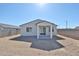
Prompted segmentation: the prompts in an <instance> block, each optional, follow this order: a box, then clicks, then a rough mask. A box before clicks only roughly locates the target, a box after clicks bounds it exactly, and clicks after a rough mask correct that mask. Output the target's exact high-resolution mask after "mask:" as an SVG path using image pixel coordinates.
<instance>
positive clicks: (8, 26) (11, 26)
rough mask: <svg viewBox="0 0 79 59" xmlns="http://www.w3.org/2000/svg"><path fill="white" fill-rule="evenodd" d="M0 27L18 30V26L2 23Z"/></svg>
mask: <svg viewBox="0 0 79 59" xmlns="http://www.w3.org/2000/svg"><path fill="white" fill-rule="evenodd" d="M0 26H1V27H4V28H19V27H18V26H14V25H8V24H3V23H0Z"/></svg>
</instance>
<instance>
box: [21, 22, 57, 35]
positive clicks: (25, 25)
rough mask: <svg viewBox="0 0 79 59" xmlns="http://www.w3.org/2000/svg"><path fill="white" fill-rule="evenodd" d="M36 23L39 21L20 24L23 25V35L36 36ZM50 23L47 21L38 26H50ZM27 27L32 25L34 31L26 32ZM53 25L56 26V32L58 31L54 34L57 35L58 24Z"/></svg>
mask: <svg viewBox="0 0 79 59" xmlns="http://www.w3.org/2000/svg"><path fill="white" fill-rule="evenodd" d="M36 23H37V21H36V22H31V23H28V24H24V25H22V26H20V27H21V35H23V36H36V35H37V26H36ZM50 25H51V24H50V23H46V22H42V23H39V24H38V26H50ZM26 27H32V32H26ZM52 27H53V28H55V32H56V33H54V32H53V35H56V34H57V29H56V26H55V25H52ZM47 30H48V29H47ZM48 33H49V32H48ZM49 34H50V33H49Z"/></svg>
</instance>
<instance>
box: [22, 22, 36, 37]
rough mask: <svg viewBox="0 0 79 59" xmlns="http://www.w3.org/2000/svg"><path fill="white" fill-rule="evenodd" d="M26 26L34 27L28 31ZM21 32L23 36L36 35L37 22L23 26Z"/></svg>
mask: <svg viewBox="0 0 79 59" xmlns="http://www.w3.org/2000/svg"><path fill="white" fill-rule="evenodd" d="M26 27H32V32H26ZM21 34H22V35H23V36H36V34H37V33H36V25H35V23H29V24H27V25H23V26H21Z"/></svg>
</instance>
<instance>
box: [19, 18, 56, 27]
mask: <svg viewBox="0 0 79 59" xmlns="http://www.w3.org/2000/svg"><path fill="white" fill-rule="evenodd" d="M31 22H37V23H36V24H38V23H41V22H48V23H51V24H53V25H56V24H54V23H52V22H49V21H46V20H41V19H36V20H33V21H31ZM31 22H28V23H31ZM28 23H25V24H28ZM25 24H22V25H25ZM22 25H20V26H22ZM56 26H57V25H56Z"/></svg>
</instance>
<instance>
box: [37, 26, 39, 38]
mask: <svg viewBox="0 0 79 59" xmlns="http://www.w3.org/2000/svg"><path fill="white" fill-rule="evenodd" d="M37 39H39V26H38V25H37Z"/></svg>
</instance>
